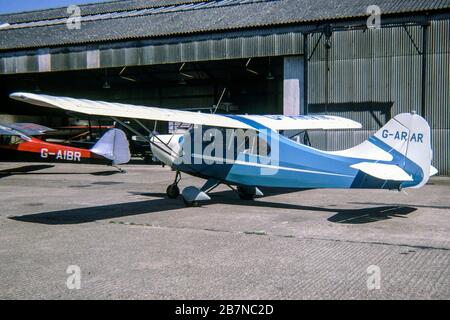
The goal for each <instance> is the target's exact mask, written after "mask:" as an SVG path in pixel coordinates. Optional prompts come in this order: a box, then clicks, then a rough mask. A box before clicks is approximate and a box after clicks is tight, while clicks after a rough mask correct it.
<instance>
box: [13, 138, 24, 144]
mask: <svg viewBox="0 0 450 320" xmlns="http://www.w3.org/2000/svg"><path fill="white" fill-rule="evenodd" d="M22 142H25V140H23V139H22V138H21V137H19V136H11V141H10V144H20V143H22Z"/></svg>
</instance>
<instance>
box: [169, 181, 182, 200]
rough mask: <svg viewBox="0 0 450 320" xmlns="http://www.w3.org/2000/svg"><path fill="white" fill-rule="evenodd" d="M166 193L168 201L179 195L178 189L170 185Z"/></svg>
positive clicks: (174, 185)
mask: <svg viewBox="0 0 450 320" xmlns="http://www.w3.org/2000/svg"><path fill="white" fill-rule="evenodd" d="M166 193H167V196H168V197H169V198H170V199H176V198H178V196H179V195H180V188H178V186H177V185H176V184H171V185H170V186H168V187H167V190H166Z"/></svg>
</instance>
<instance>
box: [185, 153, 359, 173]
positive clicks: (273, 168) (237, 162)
mask: <svg viewBox="0 0 450 320" xmlns="http://www.w3.org/2000/svg"><path fill="white" fill-rule="evenodd" d="M192 156H193V157H194V158H197V159H203V160H208V161H214V162H216V163H218V164H221V163H225V164H239V165H243V166H249V167H258V168H265V169H272V170H285V171H295V172H303V173H313V174H322V175H329V176H337V177H347V178H353V177H354V176H350V175H346V174H339V173H330V172H322V171H313V170H304V169H297V168H290V167H280V166H273V165H267V164H261V163H255V162H246V161H240V160H237V161H234V160H230V159H223V158H217V157H211V156H204V155H198V154H193V155H192Z"/></svg>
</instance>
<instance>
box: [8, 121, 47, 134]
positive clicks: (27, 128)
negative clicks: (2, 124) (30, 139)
mask: <svg viewBox="0 0 450 320" xmlns="http://www.w3.org/2000/svg"><path fill="white" fill-rule="evenodd" d="M7 126H8V127H10V128H12V129H14V130H17V131H20V132H23V133H25V134H26V135H28V136H40V135H42V134H44V133H45V132H49V131H55V130H54V129H52V128H48V127H45V126H41V125H40V124H35V123H13V124H8V125H7Z"/></svg>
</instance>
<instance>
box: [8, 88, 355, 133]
mask: <svg viewBox="0 0 450 320" xmlns="http://www.w3.org/2000/svg"><path fill="white" fill-rule="evenodd" d="M10 97H11V98H12V99H15V100H19V101H22V102H26V103H30V104H34V105H38V106H42V107H48V108H57V109H63V110H66V111H70V112H76V113H83V114H87V115H95V116H105V117H115V118H127V119H140V120H157V121H171V122H181V123H189V124H195V125H205V126H212V127H224V128H235V129H251V128H252V125H251V122H252V121H254V122H258V123H259V124H262V125H263V126H266V127H269V128H271V129H272V130H313V129H359V128H361V124H359V123H357V122H355V121H352V120H349V119H345V118H340V117H336V116H296V117H287V116H250V115H245V116H244V115H243V116H227V115H219V114H209V113H200V112H192V111H182V110H173V109H165V108H156V107H145V106H136V105H130V104H122V103H112V102H103V101H92V100H86V99H74V98H67V97H55V96H48V95H43V94H34V93H21V92H17V93H13V94H11V95H10Z"/></svg>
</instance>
